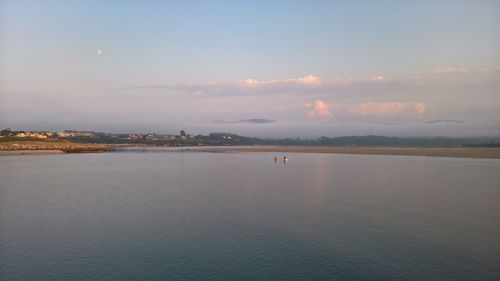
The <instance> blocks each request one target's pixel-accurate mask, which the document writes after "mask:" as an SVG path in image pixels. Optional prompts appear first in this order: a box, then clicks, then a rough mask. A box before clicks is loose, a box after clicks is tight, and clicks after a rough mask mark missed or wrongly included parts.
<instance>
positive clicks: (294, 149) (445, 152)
mask: <svg viewBox="0 0 500 281" xmlns="http://www.w3.org/2000/svg"><path fill="white" fill-rule="evenodd" d="M189 150H191V151H204V152H275V153H332V154H370V155H414V156H438V157H466V158H493V159H500V148H483V147H368V146H355V147H353V146H349V147H346V146H328V147H317V146H315V147H310V146H223V147H195V148H190V149H189Z"/></svg>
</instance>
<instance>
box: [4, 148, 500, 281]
mask: <svg viewBox="0 0 500 281" xmlns="http://www.w3.org/2000/svg"><path fill="white" fill-rule="evenodd" d="M273 156H274V154H269V153H201V152H162V151H161V150H156V152H150V153H144V152H140V151H135V152H134V151H127V152H120V153H101V154H64V155H45V156H41V155H36V156H4V157H0V187H1V189H0V192H1V193H0V279H1V280H500V161H498V160H488V159H461V158H438V157H415V156H373V155H321V154H288V155H287V156H288V157H289V158H290V161H289V162H288V163H286V164H283V162H281V161H279V162H278V163H274V162H273V161H272V157H273ZM278 156H281V155H278Z"/></svg>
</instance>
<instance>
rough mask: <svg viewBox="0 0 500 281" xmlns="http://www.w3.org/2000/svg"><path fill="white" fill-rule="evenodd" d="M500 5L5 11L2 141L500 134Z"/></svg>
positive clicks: (29, 6) (92, 4)
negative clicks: (62, 136) (85, 134)
mask: <svg viewBox="0 0 500 281" xmlns="http://www.w3.org/2000/svg"><path fill="white" fill-rule="evenodd" d="M499 108H500V1H477V2H473V1H419V2H414V3H408V2H406V3H403V2H400V3H398V2H391V1H353V2H348V3H347V2H337V1H273V2H265V1H256V2H244V1H231V2H226V1H210V2H203V1H188V2H182V3H180V2H169V1H165V2H154V1H145V2H143V1H141V2H139V1H120V2H118V1H107V2H100V1H71V2H69V1H5V0H0V128H6V127H10V128H13V129H19V130H56V131H57V130H63V129H75V130H92V131H100V132H110V133H128V132H130V133H152V132H155V133H164V134H177V133H178V132H179V131H180V130H181V129H183V130H186V131H187V132H189V133H193V134H207V133H210V132H229V133H236V134H240V135H245V136H252V137H269V138H282V137H291V138H295V137H301V138H311V137H319V136H328V137H337V136H346V135H385V136H400V137H415V136H418V137H420V136H423V137H432V136H440V137H441V136H443V137H476V136H492V137H499V136H500V110H499Z"/></svg>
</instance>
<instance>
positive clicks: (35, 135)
mask: <svg viewBox="0 0 500 281" xmlns="http://www.w3.org/2000/svg"><path fill="white" fill-rule="evenodd" d="M101 135H103V134H99V133H95V132H88V131H70V130H65V131H60V132H49V131H37V132H35V131H33V132H26V131H13V130H11V129H10V128H7V129H4V130H2V131H1V135H0V137H10V138H32V139H50V138H71V137H90V138H93V137H97V136H101ZM106 135H107V136H108V137H115V138H120V139H129V140H137V139H146V140H151V141H156V140H166V141H179V140H182V141H187V140H192V139H193V138H194V136H192V135H189V134H186V132H185V131H184V130H182V131H180V134H179V135H162V134H155V133H151V134H145V135H141V134H106Z"/></svg>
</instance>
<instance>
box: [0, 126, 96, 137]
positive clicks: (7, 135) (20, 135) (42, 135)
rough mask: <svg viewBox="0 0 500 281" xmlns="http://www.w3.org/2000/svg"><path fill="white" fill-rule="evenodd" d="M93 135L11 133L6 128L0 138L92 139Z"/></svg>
mask: <svg viewBox="0 0 500 281" xmlns="http://www.w3.org/2000/svg"><path fill="white" fill-rule="evenodd" d="M94 135H95V133H94V132H77V131H61V132H49V131H38V132H25V131H13V130H11V129H10V128H7V129H4V130H2V133H1V134H0V137H11V138H32V139H48V138H67V137H92V136H94Z"/></svg>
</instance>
